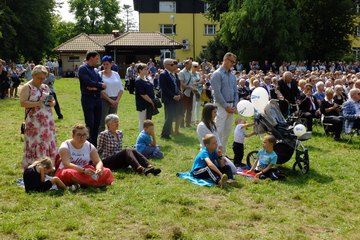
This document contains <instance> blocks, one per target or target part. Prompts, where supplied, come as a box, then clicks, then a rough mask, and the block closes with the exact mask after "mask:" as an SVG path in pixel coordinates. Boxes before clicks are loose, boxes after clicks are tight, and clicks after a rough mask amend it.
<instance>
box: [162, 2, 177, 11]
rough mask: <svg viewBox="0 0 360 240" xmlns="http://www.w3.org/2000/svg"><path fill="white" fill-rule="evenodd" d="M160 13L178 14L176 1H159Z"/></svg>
mask: <svg viewBox="0 0 360 240" xmlns="http://www.w3.org/2000/svg"><path fill="white" fill-rule="evenodd" d="M159 12H174V13H176V1H159Z"/></svg>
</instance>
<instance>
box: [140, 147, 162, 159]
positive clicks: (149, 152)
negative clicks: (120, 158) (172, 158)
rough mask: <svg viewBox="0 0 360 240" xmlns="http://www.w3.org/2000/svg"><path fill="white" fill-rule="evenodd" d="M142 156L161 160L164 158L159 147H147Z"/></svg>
mask: <svg viewBox="0 0 360 240" xmlns="http://www.w3.org/2000/svg"><path fill="white" fill-rule="evenodd" d="M141 154H142V155H144V156H145V157H147V158H158V159H161V158H163V157H164V154H163V153H162V152H161V151H160V147H159V146H156V147H154V146H147V147H146V148H145V149H144V150H143V151H142V152H141Z"/></svg>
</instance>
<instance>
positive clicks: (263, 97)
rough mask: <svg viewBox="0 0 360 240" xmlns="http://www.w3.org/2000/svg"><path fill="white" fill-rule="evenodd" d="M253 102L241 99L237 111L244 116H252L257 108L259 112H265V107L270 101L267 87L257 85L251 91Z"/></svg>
mask: <svg viewBox="0 0 360 240" xmlns="http://www.w3.org/2000/svg"><path fill="white" fill-rule="evenodd" d="M250 99H251V102H250V101H248V100H241V101H240V102H239V103H238V105H237V111H238V113H239V114H240V115H242V116H244V117H251V116H253V115H254V112H255V110H256V111H257V112H259V113H264V109H265V107H266V105H267V103H268V101H269V94H268V92H267V91H266V90H265V88H262V87H257V88H255V89H254V91H253V92H252V93H251V98H250Z"/></svg>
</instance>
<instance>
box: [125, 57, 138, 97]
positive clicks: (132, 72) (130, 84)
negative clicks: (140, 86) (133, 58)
mask: <svg viewBox="0 0 360 240" xmlns="http://www.w3.org/2000/svg"><path fill="white" fill-rule="evenodd" d="M125 79H126V80H127V84H125V86H127V89H128V90H129V93H130V94H134V90H135V79H136V69H135V63H134V62H132V63H131V65H130V66H129V67H128V68H127V69H126V75H125Z"/></svg>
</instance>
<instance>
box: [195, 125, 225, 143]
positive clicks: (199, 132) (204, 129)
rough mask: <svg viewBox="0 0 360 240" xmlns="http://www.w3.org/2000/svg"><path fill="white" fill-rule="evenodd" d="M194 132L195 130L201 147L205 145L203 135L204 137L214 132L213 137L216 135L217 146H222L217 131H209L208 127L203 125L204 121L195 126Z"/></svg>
mask: <svg viewBox="0 0 360 240" xmlns="http://www.w3.org/2000/svg"><path fill="white" fill-rule="evenodd" d="M196 132H197V136H198V139H199V142H200V145H201V148H204V147H205V145H204V142H203V140H202V139H203V137H205V135H206V134H214V135H215V137H216V141H217V144H218V146H219V147H221V146H222V144H221V141H220V137H219V134H218V133H217V131H213V132H211V131H210V129H208V128H207V127H206V125H205V123H204V122H200V123H199V124H198V126H197V129H196Z"/></svg>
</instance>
